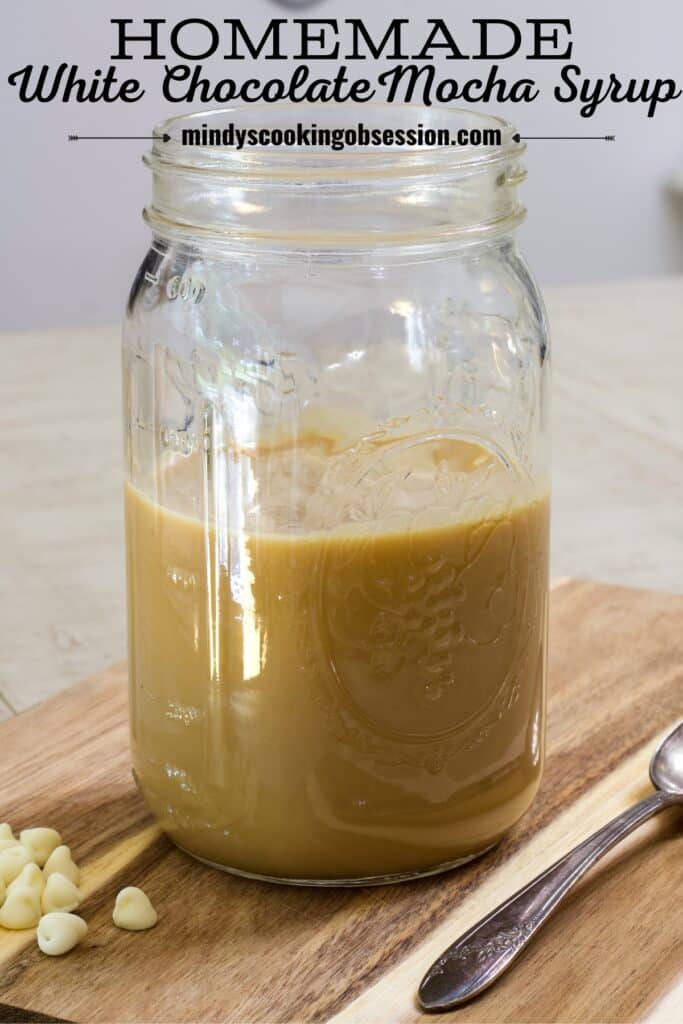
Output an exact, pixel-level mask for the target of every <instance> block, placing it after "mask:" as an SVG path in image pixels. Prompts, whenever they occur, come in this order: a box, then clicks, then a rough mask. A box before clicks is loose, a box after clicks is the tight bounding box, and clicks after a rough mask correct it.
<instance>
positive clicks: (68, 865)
mask: <svg viewBox="0 0 683 1024" xmlns="http://www.w3.org/2000/svg"><path fill="white" fill-rule="evenodd" d="M55 871H58V872H59V874H60V875H65V876H66V877H67V878H68V879H69V880H70V881H71V882H73V884H74V885H78V883H79V882H80V880H81V872H80V869H79V868H78V867H77V865H76V864H74V862H73V860H72V859H71V850H70V849H69V847H68V846H58V847H57V849H56V850H53V851H52V853H51V854H50V856H49V857H48V858H47V861H46V863H45V867H44V868H43V874H44V875H45V879H46V880H47V879H48V878H49V877H50V875H52V874H54V872H55Z"/></svg>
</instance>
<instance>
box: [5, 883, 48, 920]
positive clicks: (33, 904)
mask: <svg viewBox="0 0 683 1024" xmlns="http://www.w3.org/2000/svg"><path fill="white" fill-rule="evenodd" d="M39 920H40V896H39V895H38V893H37V892H36V891H35V889H31V888H30V887H29V886H28V885H23V886H19V888H18V889H12V891H11V892H8V893H7V898H6V899H5V902H4V903H3V905H2V907H0V926H2V927H3V928H11V929H12V930H14V931H19V930H21V929H24V928H35V926H36V925H37V924H38V921H39Z"/></svg>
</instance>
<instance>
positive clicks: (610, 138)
mask: <svg viewBox="0 0 683 1024" xmlns="http://www.w3.org/2000/svg"><path fill="white" fill-rule="evenodd" d="M527 139H532V140H540V139H550V140H557V141H562V140H565V139H567V140H582V139H586V140H591V139H594V140H597V141H599V142H616V139H617V137H616V135H520V134H519V132H515V134H514V135H513V136H512V141H513V142H526V141H527Z"/></svg>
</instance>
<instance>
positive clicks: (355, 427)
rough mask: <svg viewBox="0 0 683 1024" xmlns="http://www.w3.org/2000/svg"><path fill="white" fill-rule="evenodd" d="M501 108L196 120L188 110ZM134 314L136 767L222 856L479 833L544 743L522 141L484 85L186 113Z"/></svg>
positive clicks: (180, 819) (538, 402) (520, 787)
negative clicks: (284, 130)
mask: <svg viewBox="0 0 683 1024" xmlns="http://www.w3.org/2000/svg"><path fill="white" fill-rule="evenodd" d="M297 121H300V122H302V123H304V124H307V123H311V122H315V123H317V124H318V126H327V127H337V128H338V127H341V126H346V125H349V124H355V123H357V122H359V121H362V122H363V123H364V124H365V125H367V126H369V127H371V128H372V127H380V128H387V127H389V128H398V127H403V128H405V127H412V126H415V125H416V124H417V123H422V124H423V125H424V126H425V127H436V128H448V129H449V130H450V131H451V132H452V133H454V132H456V131H458V130H459V129H461V128H466V129H468V130H471V129H472V128H481V129H484V128H494V129H498V130H499V132H500V138H499V139H498V140H496V143H495V144H493V145H487V146H471V147H468V146H461V147H457V146H452V147H446V146H443V147H441V148H437V147H434V148H426V147H423V148H412V149H409V148H397V147H388V148H380V149H377V148H362V149H361V148H355V149H344V150H332V149H330V148H329V147H328V148H322V147H320V148H317V149H316V148H299V149H284V148H280V149H278V148H274V147H262V148H258V147H251V148H246V149H244V150H242V151H237V150H236V149H234V148H228V147H220V146H204V147H202V146H193V147H191V146H187V145H183V144H182V141H181V137H182V131H183V129H187V128H193V127H194V128H201V127H202V125H203V126H206V127H207V128H208V129H221V130H222V129H224V128H226V127H227V126H228V125H229V124H230V123H231V122H233V123H235V124H236V125H238V126H240V127H250V128H253V127H257V128H258V127H271V128H272V127H291V126H292V125H293V124H295V123H296V122H297ZM156 134H157V136H160V137H161V136H163V135H168V136H170V140H169V141H163V140H162V139H161V138H158V139H157V141H156V142H155V143H154V147H153V151H152V153H151V155H150V156H149V158H148V159H147V163H148V165H149V167H150V168H151V170H152V174H153V181H154V190H153V199H152V204H151V205H150V206H149V207H148V209H147V210H146V213H145V216H146V220H147V223H148V224H149V226H150V228H151V230H152V232H153V242H152V245H151V248H150V249H149V252H148V253H147V255H146V256H145V258H144V261H143V264H142V266H141V268H140V270H139V272H138V275H137V277H136V279H135V282H134V284H133V288H132V291H131V295H130V299H129V303H128V310H127V317H126V325H125V336H124V381H125V386H124V401H125V420H126V459H127V484H126V526H127V551H128V608H129V646H130V713H131V731H132V751H133V759H134V770H135V775H136V778H137V782H138V784H139V786H140V789H141V791H142V793H143V794H144V796H145V799H146V800H147V803H148V804H149V806H150V808H151V809H152V811H153V813H154V814H155V816H156V817H157V819H158V820H159V822H160V823H161V825H162V826H163V828H164V829H165V830H166V832H167V833H168V835H169V836H170V837H171V838H172V839H173V841H174V842H175V843H177V844H178V845H179V846H180V847H182V848H183V849H185V850H187V851H189V852H190V853H192V854H193V855H195V856H196V857H199V858H201V859H202V860H204V861H207V862H210V863H211V864H214V865H217V866H220V867H222V868H225V869H227V870H230V871H234V872H238V873H241V874H245V875H250V876H256V877H259V878H265V879H270V880H277V881H288V882H296V883H311V884H354V883H359V884H367V883H368V882H370V881H393V880H398V879H402V878H408V877H414V876H416V875H421V874H427V873H430V872H434V871H439V870H442V869H444V868H448V867H452V866H454V865H456V864H459V863H462V862H464V861H466V860H468V859H469V858H471V857H474V856H476V855H477V854H480V853H482V852H483V851H484V850H486V849H488V848H489V847H491V846H492V845H493V844H495V843H497V842H498V841H499V840H500V839H501V837H502V836H504V835H505V833H506V832H507V831H508V830H509V829H510V828H511V827H512V826H513V825H514V824H515V822H516V821H517V820H518V819H519V818H520V816H521V815H522V814H523V813H524V812H525V810H526V809H527V808H528V806H529V804H530V802H531V800H532V798H533V796H534V794H535V792H536V789H537V787H538V784H539V779H540V775H541V769H542V760H543V742H544V741H543V736H544V690H545V672H546V631H547V594H548V488H549V478H548V474H549V442H548V395H547V385H548V375H549V363H548V341H547V331H546V322H545V316H544V312H543V306H542V302H541V299H540V296H539V293H538V290H537V288H536V286H535V284H534V281H533V278H532V277H531V275H530V272H529V270H528V268H527V265H526V263H525V262H524V260H523V258H522V256H521V255H520V252H519V250H518V247H517V243H516V241H515V239H514V236H513V232H514V229H515V228H516V226H517V225H518V224H519V222H520V220H521V219H522V217H523V212H524V211H523V208H522V207H521V206H520V205H519V202H518V199H517V194H516V187H517V185H518V183H519V182H520V181H521V180H522V177H523V170H522V168H521V166H520V162H519V161H520V156H521V154H522V152H523V146H522V145H520V144H519V143H517V142H515V141H514V140H513V129H512V128H511V126H509V125H507V124H506V123H505V122H502V121H498V120H497V119H494V118H490V117H486V116H481V115H477V114H474V113H471V112H468V111H461V110H444V109H441V110H439V109H436V108H430V109H429V110H423V109H419V108H414V107H394V106H376V107H372V106H367V105H364V106H362V107H360V108H354V107H353V106H349V105H344V106H343V107H342V106H338V107H331V108H329V109H325V110H321V109H320V108H319V107H306V106H305V105H297V106H296V107H290V106H277V105H275V106H273V105H264V106H251V107H243V108H240V109H232V110H215V111H211V112H206V113H200V114H195V115H191V116H187V117H181V118H175V119H172V120H170V121H167V122H166V123H164V124H162V125H160V126H159V127H158V128H157V131H156Z"/></svg>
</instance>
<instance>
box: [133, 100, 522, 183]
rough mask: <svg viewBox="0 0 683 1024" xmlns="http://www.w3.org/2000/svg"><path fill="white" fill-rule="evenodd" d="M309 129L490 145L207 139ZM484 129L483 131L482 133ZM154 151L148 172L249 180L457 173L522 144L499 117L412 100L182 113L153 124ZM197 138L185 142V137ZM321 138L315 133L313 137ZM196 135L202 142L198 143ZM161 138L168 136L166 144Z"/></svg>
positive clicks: (492, 160) (493, 160)
mask: <svg viewBox="0 0 683 1024" xmlns="http://www.w3.org/2000/svg"><path fill="white" fill-rule="evenodd" d="M297 124H301V125H302V126H303V127H304V128H311V126H315V127H316V129H317V130H318V131H319V132H320V130H322V131H323V132H330V133H332V132H341V131H344V130H357V129H358V126H359V125H363V126H365V128H366V129H368V131H371V132H377V131H379V132H384V131H387V130H388V131H391V132H394V133H397V132H405V131H407V130H410V129H416V130H417V129H418V127H420V128H421V129H422V132H423V136H424V135H426V134H427V132H432V133H438V132H448V133H449V134H450V135H451V138H453V139H455V140H457V138H458V135H459V133H461V132H466V133H467V134H468V136H469V137H470V138H471V137H473V134H474V133H479V135H480V136H481V137H482V138H483V139H486V138H491V137H492V135H493V133H496V135H495V136H493V141H492V142H485V141H484V142H480V143H475V144H468V143H465V144H463V145H460V144H458V143H457V141H456V142H454V143H453V144H436V145H433V144H425V143H424V142H423V143H422V144H419V143H418V144H415V145H410V146H402V145H398V144H395V145H386V144H381V145H374V144H373V145H371V146H368V145H365V146H361V145H358V144H356V145H353V144H352V145H348V146H347V145H344V148H340V149H332V148H331V146H330V145H325V144H321V143H318V144H316V145H304V144H302V145H287V146H266V145H262V144H258V142H257V143H256V144H249V143H248V142H247V143H245V145H244V146H243V147H242V148H239V149H238V148H236V147H234V146H231V145H227V144H223V143H217V142H213V143H210V142H209V141H208V140H209V139H210V138H211V137H212V136H211V133H214V135H213V138H214V139H215V138H216V133H220V134H221V135H223V133H224V132H226V131H229V129H230V126H231V125H232V126H233V128H234V129H237V130H239V131H244V130H256V131H261V130H263V129H266V130H268V131H270V132H273V131H274V130H278V131H285V130H287V129H290V130H291V129H296V126H297ZM486 133H488V135H487V134H486ZM154 137H155V141H154V145H153V147H152V152H151V154H149V155H148V156H146V157H145V163H146V164H147V165H148V166H150V167H152V168H153V169H155V168H158V169H165V170H167V171H172V170H174V169H175V170H176V171H177V172H179V173H182V172H195V173H205V174H210V175H217V176H230V177H231V176H238V177H244V176H245V175H248V176H249V177H250V178H259V179H264V178H266V179H267V178H272V179H280V180H282V179H283V178H284V179H286V178H289V177H296V179H297V180H301V179H304V178H305V179H308V180H310V179H314V180H320V181H325V180H330V179H335V178H338V177H339V175H343V176H344V177H345V178H357V177H374V176H387V177H402V176H409V175H415V174H418V175H419V174H436V173H439V172H442V173H443V172H447V171H450V172H451V173H456V172H457V171H459V170H460V171H465V170H467V169H475V168H482V169H483V168H484V167H486V166H490V165H491V164H496V163H500V162H502V161H506V160H510V158H511V157H513V156H520V155H521V154H522V153H523V152H524V149H525V146H524V144H523V143H521V142H517V141H515V128H514V126H513V125H512V124H511V123H510V122H508V121H505V120H503V119H502V118H499V117H495V116H493V115H491V114H482V113H480V112H478V111H473V110H467V109H465V108H462V107H438V106H431V107H423V106H419V105H417V104H409V103H405V104H400V105H397V104H392V103H350V102H349V103H343V104H342V103H337V104H330V105H326V106H321V105H319V104H314V103H291V102H289V103H253V104H250V105H245V106H239V107H238V106H233V107H220V108H217V109H213V110H200V111H195V112H194V113H190V114H182V115H179V116H177V117H171V118H168V119H167V120H165V121H161V122H159V123H158V124H157V125H156V126H155V129H154ZM192 137H194V139H195V140H196V141H193V142H190V141H183V139H184V138H185V139H191V138H192ZM318 138H320V135H319V136H318ZM202 139H205V140H207V141H206V144H202V141H201V140H202ZM164 140H167V141H164Z"/></svg>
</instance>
